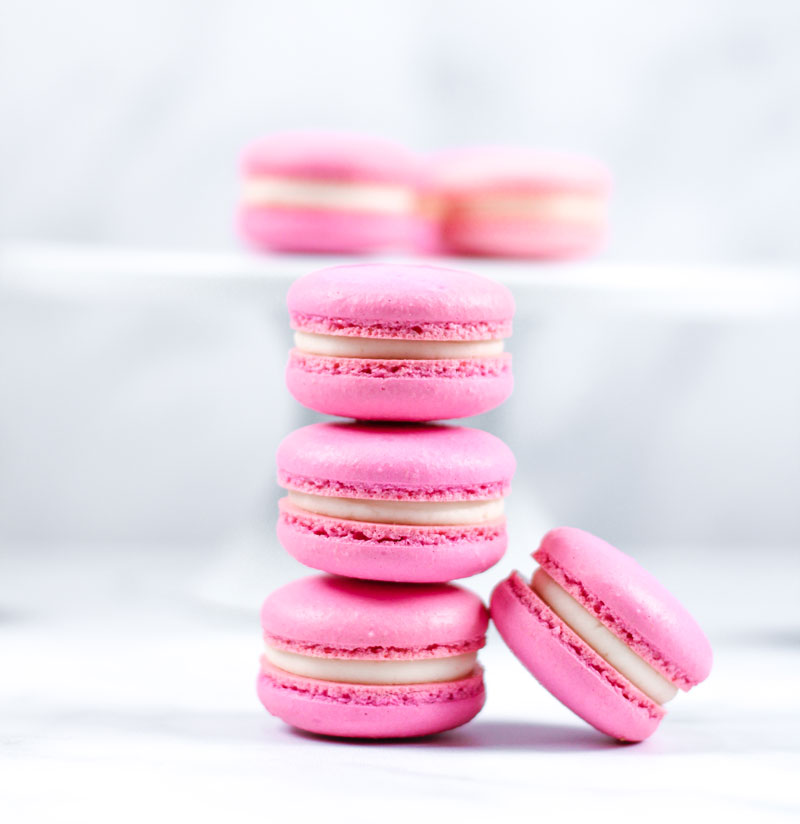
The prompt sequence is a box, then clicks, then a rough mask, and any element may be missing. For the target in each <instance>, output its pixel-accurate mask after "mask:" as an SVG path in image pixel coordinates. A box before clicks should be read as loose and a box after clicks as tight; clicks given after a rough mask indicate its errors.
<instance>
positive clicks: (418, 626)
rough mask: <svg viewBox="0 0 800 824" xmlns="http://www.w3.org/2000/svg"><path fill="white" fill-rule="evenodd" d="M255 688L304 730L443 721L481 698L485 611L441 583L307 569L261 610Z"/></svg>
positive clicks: (400, 733) (432, 725)
mask: <svg viewBox="0 0 800 824" xmlns="http://www.w3.org/2000/svg"><path fill="white" fill-rule="evenodd" d="M261 622H262V627H263V631H264V641H265V644H266V648H265V652H264V656H263V658H262V660H261V671H260V673H259V677H258V695H259V698H260V699H261V701H262V703H263V704H264V706H265V707H266V708H267V710H269V712H270V713H272V714H273V715H276V716H278V717H279V718H282V719H283V720H284V721H286V722H287V723H288V724H292V725H293V726H295V727H299V728H300V729H303V730H307V731H309V732H314V733H321V734H323V735H335V736H346V737H357V738H399V737H411V736H419V735H429V734H431V733H435V732H441V731H443V730H448V729H452V728H453V727H458V726H460V725H461V724H464V723H466V722H467V721H469V720H470V719H471V718H473V717H474V716H475V715H476V714H477V713H478V712H479V711H480V709H481V707H482V706H483V703H484V700H485V691H484V685H483V670H482V668H481V666H480V664H478V663H477V652H478V650H479V649H480V648H481V647H482V646H483V645H484V642H485V634H486V626H487V623H488V615H487V612H486V608H485V607H484V606H483V604H482V603H481V601H480V599H479V598H478V597H477V596H476V595H473V594H472V593H471V592H467V591H466V590H463V589H460V588H458V587H455V586H453V585H450V584H441V585H428V586H414V585H404V584H387V583H375V582H368V581H354V580H351V579H347V578H337V577H333V576H314V577H310V578H303V579H301V580H299V581H293V582H292V583H290V584H287V585H286V586H284V587H282V588H281V589H279V590H277V591H276V592H274V593H272V595H270V596H269V598H267V600H266V601H265V602H264V606H263V608H262V610H261Z"/></svg>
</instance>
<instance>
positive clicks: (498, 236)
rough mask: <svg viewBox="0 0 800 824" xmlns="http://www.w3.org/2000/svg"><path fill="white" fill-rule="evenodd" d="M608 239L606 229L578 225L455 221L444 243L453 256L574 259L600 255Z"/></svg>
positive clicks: (446, 227) (447, 229) (445, 229)
mask: <svg viewBox="0 0 800 824" xmlns="http://www.w3.org/2000/svg"><path fill="white" fill-rule="evenodd" d="M604 239H605V228H604V226H602V225H599V226H598V225H595V224H590V223H578V222H575V223H570V222H564V223H556V222H550V221H531V220H525V219H519V218H517V219H511V218H508V219H505V220H500V219H482V220H457V221H455V220H454V221H452V222H446V223H445V225H444V226H443V228H442V243H443V245H444V246H445V247H446V248H447V249H448V250H450V251H451V252H452V253H453V254H466V255H476V256H482V257H508V258H520V259H524V258H527V259H541V260H560V259H572V258H577V257H582V256H584V255H588V254H591V253H592V252H595V251H597V250H598V249H599V248H600V247H601V246H602V245H603V242H604Z"/></svg>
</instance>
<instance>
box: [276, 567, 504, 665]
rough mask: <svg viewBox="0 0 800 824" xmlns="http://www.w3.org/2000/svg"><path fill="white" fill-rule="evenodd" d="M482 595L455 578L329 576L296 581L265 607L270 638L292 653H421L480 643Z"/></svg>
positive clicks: (484, 618)
mask: <svg viewBox="0 0 800 824" xmlns="http://www.w3.org/2000/svg"><path fill="white" fill-rule="evenodd" d="M488 621H489V618H488V612H487V610H486V607H485V606H484V605H483V603H482V602H481V600H480V598H478V596H477V595H475V594H473V593H472V592H468V591H467V590H464V589H461V588H459V587H457V586H453V585H452V584H391V583H376V582H373V581H359V580H353V579H351V578H339V577H335V576H329V575H320V576H312V577H308V578H301V579H300V580H297V581H292V582H291V583H290V584H287V585H286V586H284V587H282V588H281V589H278V590H276V591H275V592H273V593H272V594H271V595H270V596H269V597H268V598H267V600H266V601H265V602H264V605H263V607H262V609H261V624H262V627H263V630H264V636H265V639H266V640H267V643H269V644H270V645H273V646H276V647H278V648H281V649H285V650H288V651H291V652H298V653H301V654H306V655H317V656H321V657H339V658H358V659H421V658H440V657H445V656H449V655H459V654H462V653H465V652H472V651H474V650H477V649H480V648H481V647H482V646H483V644H484V640H485V639H484V636H485V634H486V628H487V625H488Z"/></svg>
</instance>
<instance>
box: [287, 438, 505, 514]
mask: <svg viewBox="0 0 800 824" xmlns="http://www.w3.org/2000/svg"><path fill="white" fill-rule="evenodd" d="M277 463H278V480H279V482H280V483H281V485H283V486H285V487H286V488H288V489H294V490H297V491H299V492H307V493H310V494H315V495H330V496H336V497H341V498H374V499H378V500H395V501H402V500H427V501H457V500H479V499H492V498H500V497H503V496H504V495H505V494H507V493H508V491H509V489H510V485H511V478H512V476H513V474H514V469H515V466H516V462H515V460H514V455H513V453H512V452H511V450H510V449H509V448H508V447H507V446H506V445H505V444H504V443H503V442H502V441H501V440H500V439H499V438H496V437H495V436H494V435H491V434H489V433H488V432H484V431H482V430H480V429H469V428H467V427H463V426H442V425H427V426H426V425H419V426H414V425H395V424H368V423H315V424H312V425H311V426H304V427H302V428H301V429H296V430H295V431H294V432H292V433H291V434H290V435H288V436H287V437H286V438H285V439H284V440H283V442H282V443H281V444H280V446H279V447H278V455H277Z"/></svg>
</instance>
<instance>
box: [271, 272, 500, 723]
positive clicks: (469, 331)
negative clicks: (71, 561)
mask: <svg viewBox="0 0 800 824" xmlns="http://www.w3.org/2000/svg"><path fill="white" fill-rule="evenodd" d="M288 302H289V313H290V317H291V325H292V327H293V329H294V332H295V348H294V349H292V351H291V353H290V355H289V365H288V369H287V373H286V378H287V384H288V387H289V390H290V392H291V393H292V394H293V395H294V397H295V398H297V400H299V401H300V402H301V403H302V404H304V405H305V406H307V407H310V408H311V409H314V410H316V411H317V412H322V413H326V414H330V415H340V416H343V417H348V418H353V419H356V420H355V421H351V422H340V421H337V422H327V423H316V424H312V425H311V426H306V427H303V428H302V429H298V430H296V431H295V432H292V433H291V434H290V435H289V436H288V437H287V438H285V440H284V441H283V442H282V443H281V445H280V447H279V449H278V456H277V463H278V481H279V483H280V484H281V486H283V487H284V488H285V489H286V491H287V494H286V497H285V498H283V499H282V500H281V502H280V514H279V520H278V537H279V539H280V542H281V544H282V545H283V546H284V547H285V548H286V549H287V550H288V551H289V552H290V553H291V554H292V555H293V556H294V557H295V558H297V559H298V560H299V561H301V562H302V563H304V564H305V565H306V566H309V567H312V568H313V569H317V570H321V571H323V572H325V573H328V574H327V575H318V576H312V577H309V578H305V579H302V580H299V581H295V582H293V583H292V584H289V585H288V586H286V587H284V588H282V589H280V590H278V591H277V592H274V593H273V594H272V595H271V596H270V597H269V598H267V600H266V602H265V603H264V606H263V609H262V625H263V630H264V638H265V643H266V649H265V654H264V657H263V659H262V668H261V672H260V675H259V680H258V691H259V696H260V698H261V700H262V702H263V703H264V705H265V706H266V708H267V709H268V710H269V711H270V712H272V713H273V714H274V715H277V716H279V717H281V718H283V719H284V720H285V721H287V722H289V723H290V724H293V725H295V726H297V727H300V728H302V729H305V730H310V731H312V732H317V733H325V734H329V735H342V736H359V737H361V736H363V737H387V736H388V737H405V736H416V735H424V734H429V733H434V732H440V731H442V730H446V729H450V728H452V727H456V726H459V725H460V724H463V723H465V722H466V721H468V720H470V719H471V718H472V717H473V716H475V714H476V713H477V712H478V711H479V710H480V709H481V707H482V706H483V703H484V699H485V691H484V684H483V670H482V668H481V666H480V664H479V663H478V662H477V652H478V650H479V649H480V647H482V646H483V644H484V641H485V634H486V628H487V625H488V620H489V617H488V611H487V610H486V607H485V606H484V605H483V603H482V602H481V600H480V599H479V598H478V596H476V595H475V594H473V593H472V592H469V591H468V590H466V589H463V588H461V587H458V586H456V585H453V584H451V583H449V582H450V581H452V580H454V579H458V578H465V577H467V576H470V575H474V574H476V573H478V572H482V571H483V570H486V569H488V568H489V567H491V566H492V565H493V564H495V563H496V562H497V561H498V560H499V559H500V558H501V557H502V555H503V553H504V552H505V549H506V544H507V538H506V525H505V517H504V515H503V499H504V497H505V496H506V495H507V494H508V492H509V489H510V485H511V477H512V475H513V473H514V468H515V462H514V456H513V455H512V453H511V451H510V450H509V448H508V447H507V446H506V445H505V444H504V443H503V442H502V441H500V440H499V439H498V438H496V437H494V436H493V435H491V434H489V433H488V432H483V431H481V430H478V429H470V428H466V427H461V426H453V425H444V424H438V423H436V424H435V423H430V422H431V421H434V420H439V419H452V418H461V417H466V416H468V415H475V414H479V413H481V412H486V411H488V410H490V409H492V408H494V407H496V406H498V405H499V404H500V403H502V402H503V401H504V400H505V399H506V398H507V397H508V396H509V394H510V393H511V389H512V384H513V378H512V374H511V356H510V355H509V354H508V353H507V352H505V351H504V340H505V339H506V338H507V337H508V336H509V335H510V334H511V321H512V316H513V313H514V301H513V298H512V296H511V294H510V292H509V291H508V290H507V289H506V288H505V287H503V286H501V285H499V284H497V283H494V282H492V281H489V280H487V279H485V278H482V277H479V276H477V275H473V274H470V273H467V272H461V271H456V270H453V269H444V268H437V267H432V266H401V265H388V264H363V265H355V266H339V267H333V268H329V269H322V270H320V271H317V272H313V273H312V274H310V275H307V276H306V277H304V278H301V279H300V280H298V281H297V282H296V283H295V284H294V285H293V286H292V288H291V289H290V291H289V301H288ZM342 576H347V577H342Z"/></svg>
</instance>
